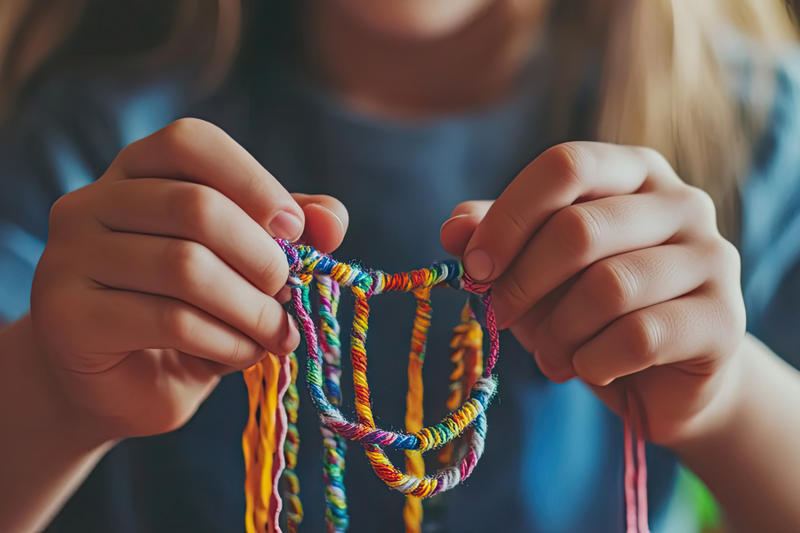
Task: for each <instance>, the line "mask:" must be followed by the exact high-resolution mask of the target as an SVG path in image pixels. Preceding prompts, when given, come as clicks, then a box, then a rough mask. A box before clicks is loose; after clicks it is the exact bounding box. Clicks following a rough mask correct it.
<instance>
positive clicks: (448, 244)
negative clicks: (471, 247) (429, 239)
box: [439, 200, 492, 257]
mask: <svg viewBox="0 0 800 533" xmlns="http://www.w3.org/2000/svg"><path fill="white" fill-rule="evenodd" d="M491 206H492V202H491V201H489V200H477V201H471V202H462V203H460V204H458V205H457V206H456V208H455V209H454V210H453V213H452V214H451V215H450V218H449V219H447V220H446V221H445V222H444V224H442V228H441V230H440V231H439V237H440V239H441V241H442V247H443V248H444V249H445V250H446V251H447V253H449V254H451V255H453V256H455V257H462V256H463V255H464V250H465V249H466V248H467V244H468V243H469V240H470V238H471V237H472V234H473V233H474V231H475V228H477V227H478V224H480V222H481V220H483V217H484V216H485V215H486V212H487V211H488V210H489V208H490V207H491Z"/></svg>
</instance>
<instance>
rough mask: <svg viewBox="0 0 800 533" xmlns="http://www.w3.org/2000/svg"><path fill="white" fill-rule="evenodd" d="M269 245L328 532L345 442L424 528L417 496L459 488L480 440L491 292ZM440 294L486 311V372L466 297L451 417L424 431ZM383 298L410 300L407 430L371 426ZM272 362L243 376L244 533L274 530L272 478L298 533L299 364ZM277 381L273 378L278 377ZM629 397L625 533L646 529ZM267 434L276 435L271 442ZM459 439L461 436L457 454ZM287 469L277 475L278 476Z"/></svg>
mask: <svg viewBox="0 0 800 533" xmlns="http://www.w3.org/2000/svg"><path fill="white" fill-rule="evenodd" d="M277 242H278V244H279V245H280V247H281V249H282V250H283V251H284V253H285V255H286V258H287V260H288V262H289V267H290V275H289V279H288V282H287V285H288V286H289V287H290V289H291V301H290V304H289V307H290V311H291V312H292V314H293V315H294V316H295V318H296V319H297V322H298V325H299V327H300V329H301V331H302V333H303V337H304V339H305V344H306V383H307V386H308V389H309V393H310V396H311V400H312V403H313V405H314V407H315V409H316V411H317V414H318V416H319V419H320V429H321V432H322V437H323V447H324V451H323V457H322V462H323V476H324V479H325V485H326V486H325V501H326V506H327V508H326V513H325V517H326V518H325V522H326V531H327V532H328V533H344V532H345V531H346V530H347V528H348V525H349V517H348V512H347V497H346V491H345V486H344V472H345V464H344V455H345V451H346V449H347V441H348V440H350V441H355V442H358V443H359V444H361V445H362V446H363V447H364V451H365V453H366V457H367V459H368V460H369V462H370V465H371V466H372V468H373V470H374V472H375V473H376V474H377V475H378V477H379V478H380V479H381V480H382V481H383V482H384V483H386V485H388V486H389V487H391V488H393V489H396V490H398V491H400V492H402V493H404V494H405V495H406V505H405V507H404V510H403V517H404V520H405V524H406V532H407V533H419V532H420V531H421V523H422V505H421V501H420V500H421V499H423V498H428V497H431V496H434V495H437V494H440V493H443V492H445V491H447V490H449V489H451V488H453V487H455V486H456V485H458V484H459V483H461V482H462V481H463V480H465V479H466V478H467V477H469V475H470V474H471V473H472V471H473V469H474V468H475V465H476V464H477V463H478V461H479V459H480V458H481V456H482V455H483V451H484V445H485V439H486V432H487V421H486V409H487V407H488V405H489V403H490V402H491V400H492V398H493V396H494V394H495V392H496V390H497V381H496V378H495V377H494V376H493V375H492V370H493V369H494V366H495V364H496V363H497V359H498V357H499V335H498V330H497V322H496V318H495V315H494V309H493V306H492V296H491V292H490V290H489V289H490V287H489V285H487V284H480V283H475V282H474V281H472V280H471V279H470V278H469V277H468V276H467V275H466V273H465V272H464V269H463V267H462V265H461V264H460V263H459V262H457V261H444V262H440V263H434V264H433V265H432V266H431V267H429V268H426V269H421V270H415V271H412V272H408V273H400V274H388V273H386V272H382V271H372V270H365V269H362V268H359V267H358V266H355V265H352V264H345V263H341V262H338V261H336V260H335V259H333V258H332V257H330V256H329V255H326V254H323V253H321V252H319V251H317V250H315V249H313V248H312V247H310V246H306V245H302V244H291V243H289V242H287V241H283V240H280V239H277ZM312 282H315V283H313V285H314V286H315V287H316V290H317V294H318V298H319V300H318V307H317V311H318V312H317V316H318V323H317V324H315V322H314V320H313V319H312V315H313V312H312V306H311V300H310V293H311V288H312ZM437 286H450V287H452V288H455V289H459V290H466V291H467V292H470V293H473V294H475V295H476V296H477V298H478V299H479V300H480V302H481V304H482V307H483V308H484V311H485V320H486V329H487V331H488V333H489V343H488V346H489V352H488V357H487V358H486V361H485V367H484V360H483V328H482V327H481V326H480V324H479V323H478V321H477V319H476V318H475V310H474V309H472V308H471V307H470V305H469V301H468V302H467V305H466V306H465V307H464V309H463V310H462V313H461V322H460V324H459V325H458V326H456V328H455V331H454V335H453V338H452V341H451V343H450V349H451V354H450V359H451V362H452V363H453V365H454V369H453V371H452V373H451V375H450V395H449V397H448V400H447V407H448V409H449V410H450V411H451V412H450V414H449V415H447V416H446V417H445V418H443V419H442V420H441V421H440V422H439V423H438V424H436V425H434V426H430V427H423V426H422V422H423V410H422V397H423V385H422V367H423V364H424V360H425V353H426V344H427V335H428V329H429V327H430V324H431V311H432V306H431V290H432V289H433V288H434V287H437ZM341 287H345V288H348V289H349V290H350V292H352V294H353V297H354V300H355V302H354V313H353V324H352V330H351V337H350V360H351V363H352V367H353V386H354V391H355V402H354V403H355V410H356V418H357V420H349V419H347V418H346V417H345V416H344V415H343V414H342V412H341V411H340V409H339V407H340V406H341V404H342V398H341V390H340V383H339V382H340V377H341V372H342V369H341V341H340V338H339V333H340V328H339V323H338V321H337V319H336V315H337V310H338V306H339V297H340V293H341ZM390 291H395V292H411V293H412V294H413V295H414V297H415V298H416V302H417V304H416V311H415V315H414V324H413V328H412V335H411V348H410V351H409V364H408V379H409V387H408V393H407V397H406V420H405V428H406V432H399V431H390V430H384V429H381V428H378V427H376V426H375V422H374V416H373V412H372V406H371V401H370V389H369V383H368V381H367V352H366V339H367V330H368V325H369V311H370V307H369V303H368V300H369V299H370V298H371V297H372V296H375V295H378V294H381V293H384V292H390ZM272 358H274V356H272V355H271V354H270V356H269V357H267V358H265V359H264V360H263V361H262V362H260V363H258V364H257V365H255V366H254V367H252V368H251V369H248V370H246V371H245V378H246V379H245V381H246V383H247V386H248V393H249V396H250V418H249V421H248V426H247V428H246V429H245V432H244V434H243V446H244V451H245V463H246V466H247V480H246V483H245V488H246V493H247V498H246V501H247V517H246V526H247V527H246V529H247V531H248V533H256V532H257V533H273V532H277V533H280V527H279V526H278V514H277V513H279V512H280V509H281V498H280V497H279V494H278V491H277V490H276V489H277V482H278V479H277V478H278V476H280V480H281V491H280V493H281V495H282V496H283V499H285V500H287V501H288V504H287V511H286V513H285V517H286V524H287V529H288V531H289V532H290V533H296V532H297V531H298V526H299V524H300V522H301V521H302V518H303V510H302V505H301V503H300V499H299V495H298V494H299V483H298V481H297V476H296V474H295V473H294V468H295V466H296V462H297V452H298V447H299V436H298V433H297V428H296V426H295V424H296V421H297V416H298V415H297V407H298V405H299V398H298V397H297V388H296V379H297V373H298V363H297V359H296V358H295V355H294V354H290V355H289V356H287V357H285V358H279V359H280V361H281V362H280V369H277V368H276V367H275V363H274V361H272ZM275 374H279V375H278V377H277V379H276V376H275ZM287 382H288V384H287ZM272 390H277V391H278V404H277V406H275V400H274V396H273V395H272V394H270V392H271V391H272ZM284 391H285V394H284ZM271 398H272V399H271ZM465 398H466V399H465ZM626 399H627V400H628V402H626V404H627V405H626V408H625V413H624V416H623V419H624V429H625V489H626V490H625V493H626V509H627V513H626V522H627V526H628V527H627V531H628V533H646V532H648V531H649V528H648V526H647V496H646V465H645V454H644V440H643V438H642V433H641V428H640V425H639V424H637V423H636V422H638V420H635V417H633V416H631V412H630V411H629V409H630V407H631V403H632V402H631V397H630V395H629V396H628V398H626ZM276 410H277V412H275V411H276ZM270 431H274V432H275V433H274V434H268V433H269V432H270ZM458 437H462V438H461V440H460V441H459V443H458V445H457V446H454V445H453V444H454V442H455V439H457V438H458ZM631 441H633V442H631ZM634 442H635V446H634ZM384 447H389V448H394V449H398V450H403V451H404V453H405V455H406V470H407V472H405V473H404V472H402V471H400V470H399V469H397V468H396V467H395V466H394V465H393V464H392V463H391V461H390V460H389V459H388V457H387V456H386V453H385V451H384ZM277 448H279V449H280V450H279V454H282V457H270V451H271V450H275V449H277ZM437 448H441V450H440V452H439V462H440V464H441V465H442V468H441V469H440V470H438V471H437V472H436V473H434V474H433V475H430V476H428V475H425V466H424V462H423V460H422V453H424V452H426V451H430V450H434V449H437ZM634 448H635V452H634ZM634 454H635V455H636V459H635V460H634ZM284 463H285V465H286V468H285V469H283V472H282V473H281V472H280V470H281V469H282V468H283V465H284ZM259 481H260V483H259ZM268 485H269V486H268ZM270 491H271V494H270ZM276 499H277V505H276V504H275V500H276Z"/></svg>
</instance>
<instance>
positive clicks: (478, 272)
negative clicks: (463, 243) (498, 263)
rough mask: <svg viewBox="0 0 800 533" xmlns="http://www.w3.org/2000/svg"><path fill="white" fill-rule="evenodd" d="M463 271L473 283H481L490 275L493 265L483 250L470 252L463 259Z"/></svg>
mask: <svg viewBox="0 0 800 533" xmlns="http://www.w3.org/2000/svg"><path fill="white" fill-rule="evenodd" d="M464 269H466V271H467V274H469V275H470V277H472V279H474V280H475V281H483V280H485V279H487V278H488V277H489V276H491V275H492V271H493V270H494V263H493V262H492V258H491V257H489V254H487V253H486V252H484V251H483V250H472V251H471V252H470V253H468V254H467V255H466V257H464Z"/></svg>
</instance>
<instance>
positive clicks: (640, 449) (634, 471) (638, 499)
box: [622, 388, 650, 533]
mask: <svg viewBox="0 0 800 533" xmlns="http://www.w3.org/2000/svg"><path fill="white" fill-rule="evenodd" d="M636 405H637V404H635V402H634V397H633V394H631V392H630V390H628V389H627V388H626V389H625V408H624V409H625V410H624V413H623V415H622V430H623V432H624V437H625V443H624V444H625V517H626V524H627V529H626V533H650V526H649V525H648V516H647V457H646V454H645V442H644V437H643V435H642V427H641V420H640V419H641V417H639V416H637V417H636V418H634V417H633V416H632V414H631V412H632V410H634V412H635V413H636V414H637V415H638V414H639V413H638V408H636ZM634 441H635V445H636V452H635V453H636V458H635V460H634V450H633V447H634Z"/></svg>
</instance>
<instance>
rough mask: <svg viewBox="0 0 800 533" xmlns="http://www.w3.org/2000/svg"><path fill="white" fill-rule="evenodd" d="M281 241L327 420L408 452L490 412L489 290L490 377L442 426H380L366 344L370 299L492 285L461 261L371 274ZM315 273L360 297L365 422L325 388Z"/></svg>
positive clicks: (355, 356) (357, 369)
mask: <svg viewBox="0 0 800 533" xmlns="http://www.w3.org/2000/svg"><path fill="white" fill-rule="evenodd" d="M278 242H279V244H281V246H282V247H283V248H284V251H285V252H286V255H287V258H288V259H289V264H290V267H291V270H292V272H293V274H292V275H290V281H289V284H290V286H293V288H294V289H293V291H292V293H293V304H294V309H295V311H296V313H297V316H298V319H299V320H300V322H301V328H302V329H303V332H304V335H305V338H306V344H307V349H308V358H307V368H308V374H307V376H306V380H307V382H308V385H309V391H310V393H311V398H312V401H313V402H314V405H315V407H316V408H317V411H318V413H319V416H320V418H321V420H322V423H323V424H325V425H326V426H328V427H330V428H331V429H333V430H334V431H335V432H336V433H338V434H339V435H342V436H344V437H345V438H347V439H348V440H354V441H357V442H359V443H361V444H376V445H380V446H389V447H392V448H396V449H402V450H418V451H420V452H426V451H428V450H432V449H436V448H439V447H441V446H442V445H444V444H445V443H447V442H449V441H451V440H452V439H454V438H455V437H457V436H458V435H460V434H461V433H462V432H463V431H464V430H465V429H466V428H467V427H468V426H470V424H472V423H473V422H474V421H475V420H477V418H478V417H479V416H480V414H481V413H483V412H484V411H485V409H486V407H487V405H488V404H489V401H490V400H491V398H492V397H493V396H494V392H495V389H496V384H495V381H494V379H493V378H492V374H491V370H492V368H493V367H494V363H495V362H496V360H497V357H498V354H499V339H498V335H497V323H496V320H495V318H494V311H493V309H492V306H491V295H490V294H489V293H484V294H483V304H484V306H485V307H486V310H487V326H488V328H489V334H490V355H489V360H488V364H487V367H486V371H485V372H484V375H482V376H481V378H480V379H479V380H478V381H477V382H476V384H475V386H474V387H473V390H472V392H471V394H470V397H469V398H468V399H467V400H466V401H465V402H464V404H463V405H462V406H461V407H459V408H458V409H457V410H456V411H455V412H453V413H451V414H450V415H448V416H447V417H445V418H444V419H443V420H442V421H441V422H440V423H439V424H437V425H435V426H432V427H429V428H423V429H421V430H420V431H418V432H416V433H414V434H407V433H398V432H394V431H386V430H381V429H376V428H375V425H374V422H373V420H372V409H371V406H370V402H369V385H368V383H367V376H366V369H367V366H366V364H367V363H366V349H365V342H366V331H367V327H368V316H369V305H368V304H367V298H369V297H370V296H372V295H374V294H379V293H381V292H387V291H390V290H394V291H404V292H409V291H412V290H414V289H417V288H422V287H433V286H435V285H439V284H449V285H451V286H454V287H456V288H460V289H467V290H471V291H473V292H478V291H480V290H486V287H484V286H480V285H477V284H473V283H470V282H469V280H467V279H466V277H465V276H464V270H463V268H462V267H461V265H460V263H458V262H456V261H447V262H443V263H436V264H434V265H433V266H432V267H431V268H428V269H424V270H417V271H414V272H410V273H404V274H387V273H384V272H381V271H375V272H366V271H363V270H360V269H358V268H357V267H355V266H352V265H346V264H344V263H339V262H337V261H336V260H334V259H332V258H331V257H330V256H327V255H324V254H322V253H320V252H317V251H316V250H314V249H313V248H311V247H308V246H304V245H297V246H293V245H290V244H288V243H286V242H285V241H281V240H278ZM310 272H320V273H324V274H328V275H330V276H331V278H332V279H334V280H335V281H337V282H338V283H339V284H340V285H344V286H347V287H350V289H351V290H352V292H353V294H354V296H355V298H356V304H355V315H354V319H353V333H352V336H351V349H350V357H351V360H352V364H353V381H354V388H355V392H356V402H355V403H356V411H357V413H358V417H359V422H351V421H349V420H347V419H346V418H345V417H344V416H343V415H342V413H341V412H340V411H339V409H338V408H336V407H335V406H333V405H331V404H330V402H329V401H328V400H327V398H326V397H325V394H324V392H323V389H322V383H323V377H322V356H321V352H320V348H319V342H318V340H317V335H316V331H315V328H314V325H313V322H312V320H311V306H310V303H309V300H308V286H307V285H308V283H309V281H310V274H309V273H310ZM492 328H494V330H493V329H492Z"/></svg>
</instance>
